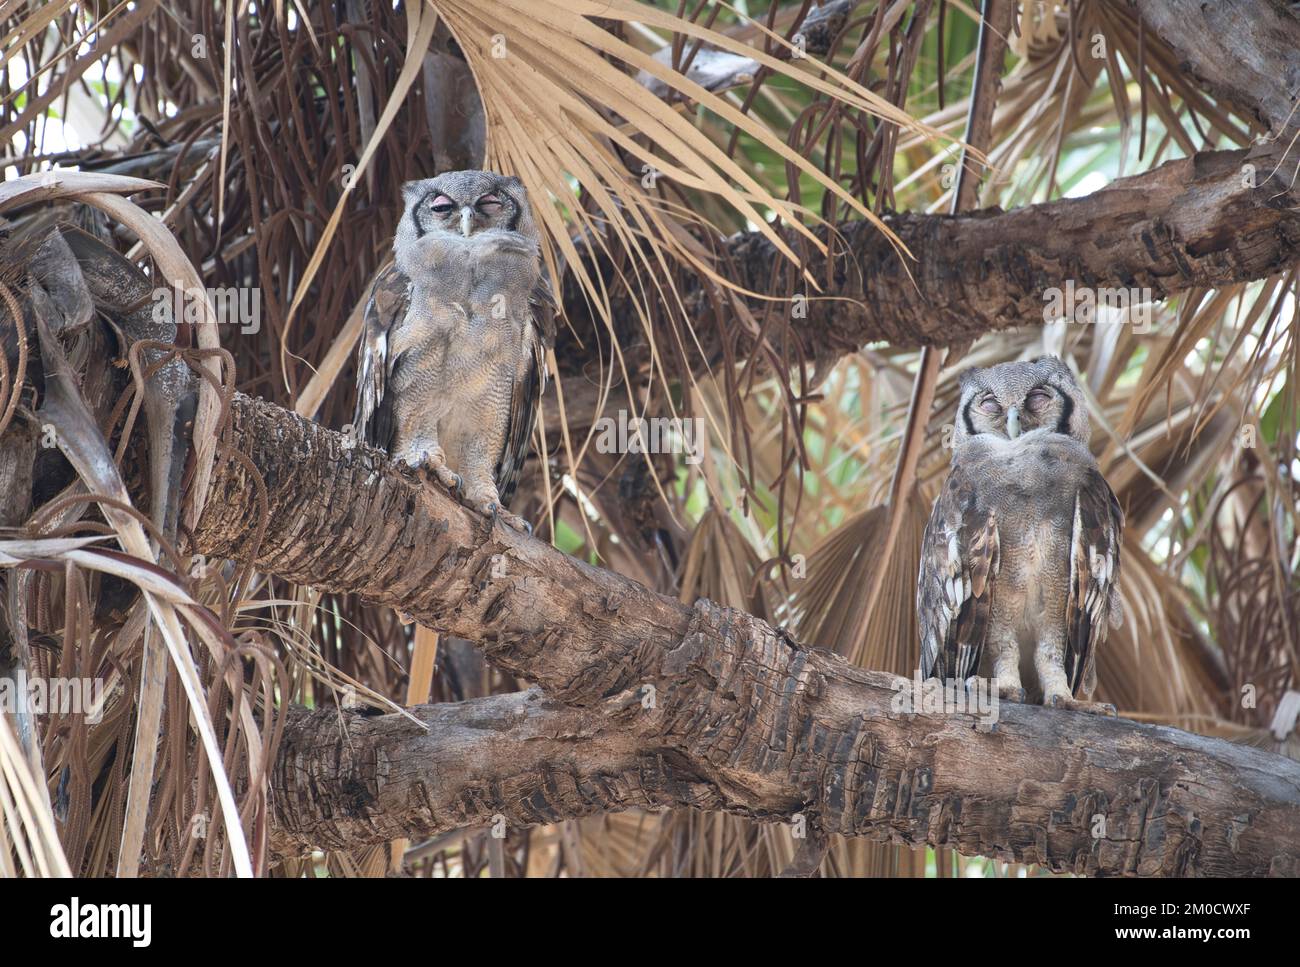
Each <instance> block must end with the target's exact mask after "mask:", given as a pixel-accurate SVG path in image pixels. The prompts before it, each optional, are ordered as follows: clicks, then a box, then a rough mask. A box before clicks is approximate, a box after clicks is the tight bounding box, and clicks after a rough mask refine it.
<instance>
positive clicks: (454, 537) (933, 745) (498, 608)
mask: <svg viewBox="0 0 1300 967" xmlns="http://www.w3.org/2000/svg"><path fill="white" fill-rule="evenodd" d="M347 442H348V441H347V440H346V439H345V438H344V437H342V436H341V435H340V434H337V433H334V432H332V431H330V430H327V429H325V428H323V427H320V426H318V425H316V424H312V423H308V422H306V421H304V420H301V419H300V418H298V417H296V416H294V415H293V414H291V413H289V412H287V411H285V410H282V409H280V408H279V407H276V406H273V405H271V404H267V403H263V402H260V401H254V400H249V399H247V398H245V397H242V396H241V397H237V398H236V400H235V404H234V409H233V413H232V426H231V436H230V445H231V446H232V447H233V448H234V449H237V450H239V451H240V452H242V453H244V454H246V455H247V456H248V458H249V460H250V461H251V463H252V465H253V466H255V467H256V468H257V469H258V471H259V473H260V475H261V476H262V478H263V480H264V482H265V486H266V496H267V501H268V510H269V513H268V515H267V517H266V520H265V523H266V525H267V529H266V532H265V535H264V537H263V539H262V540H261V542H260V546H259V547H256V548H255V547H253V546H251V544H252V539H253V530H252V528H251V527H250V524H251V523H252V522H254V521H256V520H257V518H258V516H259V513H258V510H257V505H258V499H257V492H258V487H257V484H256V482H255V481H254V480H253V479H250V477H249V475H248V472H247V471H246V470H245V468H244V466H243V465H242V463H238V462H235V461H227V462H225V463H224V464H223V465H222V466H221V468H220V470H219V472H218V474H217V476H216V480H215V483H214V491H213V494H212V498H211V499H210V500H209V502H208V509H207V511H206V512H205V513H204V516H203V518H202V519H201V520H200V522H199V526H198V528H197V530H196V532H195V540H196V543H197V548H196V549H197V550H199V551H201V552H203V553H205V554H210V555H214V556H219V557H227V558H233V559H237V560H242V559H249V558H251V559H252V560H254V561H255V563H256V565H257V566H258V567H259V568H260V569H262V570H265V571H268V572H270V573H274V574H277V575H280V576H282V577H285V578H287V579H290V580H292V581H296V582H299V583H303V584H310V585H313V586H315V587H318V588H321V589H324V590H331V591H350V592H355V593H357V594H359V595H361V596H362V597H363V598H365V599H366V600H369V601H372V602H375V603H377V604H384V605H389V606H394V607H400V608H402V609H404V610H406V611H408V612H410V613H412V614H413V615H415V616H416V617H417V618H418V619H420V620H421V621H423V622H425V623H427V624H429V625H430V626H432V627H435V628H437V629H439V630H441V631H445V632H448V633H451V634H456V635H459V636H462V637H467V638H471V639H474V640H476V641H478V642H480V643H481V647H482V648H483V650H484V653H485V654H486V655H487V656H488V658H489V659H490V660H491V661H493V662H494V663H495V664H497V665H498V666H499V667H501V668H503V669H505V670H507V671H509V672H511V673H513V674H516V675H520V676H522V677H525V678H527V679H529V680H530V681H533V682H535V683H536V684H538V685H540V686H541V687H542V688H543V689H544V691H545V694H546V699H545V700H543V699H542V698H540V697H539V696H506V697H501V696H498V697H495V698H492V699H483V700H477V701H474V702H468V703H463V704H460V705H455V706H437V707H431V708H422V709H420V710H419V712H418V714H419V715H420V716H421V717H422V718H425V719H426V720H429V721H430V722H431V723H434V724H436V725H437V727H436V728H433V729H432V730H431V731H430V732H428V733H425V732H424V731H422V730H420V729H418V728H416V727H414V726H413V725H412V724H411V723H410V722H409V721H408V720H406V719H404V718H401V717H399V716H381V717H373V718H365V717H360V716H350V717H349V719H348V724H349V728H348V735H347V738H346V739H345V738H343V737H342V736H341V735H340V733H339V730H338V722H337V720H336V718H334V717H333V716H334V715H335V714H337V713H328V712H321V713H310V714H309V713H297V714H296V715H295V717H294V719H293V721H292V722H291V724H290V725H289V727H288V728H287V729H286V733H285V738H284V741H283V743H282V746H281V751H280V757H279V760H278V765H277V769H276V777H275V783H274V785H275V802H276V820H277V823H278V832H277V848H278V849H280V850H281V851H293V850H297V849H302V848H305V847H306V846H309V845H329V844H333V845H342V844H344V843H348V844H351V845H355V844H356V843H358V842H361V841H366V842H380V841H384V840H388V839H392V838H394V837H396V836H399V835H401V836H421V835H425V834H427V833H432V832H437V831H441V830H445V829H449V828H454V827H457V826H463V825H466V824H470V825H474V824H481V823H485V822H487V821H488V820H489V819H490V817H492V816H493V815H495V814H497V813H500V814H501V815H503V816H505V817H506V818H507V821H513V822H519V823H528V822H538V821H552V820H555V819H560V818H566V817H570V816H581V815H586V814H588V813H590V812H593V811H596V810H609V809H619V808H626V807H627V806H631V805H639V806H662V805H669V804H675V805H692V806H696V807H698V808H705V809H725V810H728V811H734V812H739V813H743V814H745V815H749V816H752V817H755V818H758V819H766V820H770V821H777V820H788V819H789V818H790V817H791V816H793V815H794V814H796V813H800V814H803V815H804V816H805V817H807V819H808V821H809V822H810V823H811V824H813V825H814V828H816V829H818V830H822V831H826V832H838V833H843V834H845V835H850V836H869V837H872V838H877V839H888V840H892V841H895V842H904V843H912V844H920V843H928V844H930V845H933V846H950V847H953V848H955V849H957V850H959V851H961V852H963V853H972V854H982V855H996V856H1004V857H1007V858H1010V859H1015V860H1018V861H1021V862H1038V863H1042V864H1043V865H1045V866H1047V867H1049V868H1051V869H1056V870H1075V871H1079V872H1085V873H1093V874H1131V875H1140V876H1160V875H1166V876H1168V875H1188V874H1219V875H1238V876H1242V875H1294V874H1296V873H1297V872H1300V763H1295V762H1291V761H1290V760H1287V759H1284V758H1282V757H1280V756H1275V755H1270V754H1268V753H1264V752H1260V751H1258V750H1254V749H1248V748H1243V747H1239V746H1234V745H1231V744H1229V743H1226V742H1222V741H1219V740H1215V739H1208V738H1204V737H1201V736H1195V735H1191V734H1189V733H1184V732H1180V731H1178V730H1175V729H1167V728H1160V727H1155V726H1147V725H1138V724H1136V723H1132V722H1128V721H1123V720H1113V719H1104V718H1097V717H1093V716H1087V715H1082V714H1078V713H1070V712H1064V711H1054V710H1047V709H1040V708H1032V707H1017V706H1008V705H1003V706H1002V708H1001V714H1000V719H999V723H998V727H997V730H996V731H995V732H992V733H984V732H980V731H977V730H976V728H975V717H974V716H971V715H966V714H942V713H933V714H901V713H896V712H894V711H892V703H893V701H894V698H895V695H896V694H897V693H896V686H897V685H898V683H899V682H900V679H898V678H897V677H896V676H893V675H889V674H886V673H882V672H872V671H867V670H864V669H860V668H855V667H853V666H850V665H848V664H847V663H845V662H844V661H843V660H842V659H840V658H838V657H836V656H834V655H831V654H829V653H827V652H822V651H818V650H810V649H807V648H805V647H803V646H801V645H800V644H798V643H797V642H795V641H794V640H792V639H791V638H790V637H789V635H787V634H786V633H785V632H784V631H782V630H780V629H773V628H772V627H770V626H769V625H767V624H766V623H765V622H762V621H760V620H759V619H757V618H754V617H752V616H750V615H747V614H744V613H743V612H739V611H734V610H730V609H725V608H721V607H718V606H717V605H714V604H713V603H711V602H708V601H701V602H697V603H696V605H695V606H693V607H691V606H687V605H685V604H682V603H681V602H678V601H676V600H674V599H672V598H668V597H665V596H664V595H660V594H656V593H655V592H653V591H650V590H648V589H646V588H644V587H642V586H640V585H638V584H636V583H635V582H633V581H630V580H628V579H626V578H623V577H621V576H619V575H616V574H613V573H611V572H608V571H604V570H601V569H600V568H596V567H592V566H590V565H587V564H584V563H583V562H581V561H578V560H575V559H573V558H571V557H568V556H566V555H564V554H562V553H560V552H559V551H556V550H555V549H554V548H552V547H550V546H549V545H546V544H543V543H541V542H540V541H537V540H534V539H532V538H529V537H525V536H523V535H520V534H517V533H515V532H513V531H509V530H508V529H507V528H504V527H501V526H496V527H489V526H488V522H487V521H486V520H484V519H483V518H481V517H478V516H477V515H475V514H473V513H471V512H469V511H467V510H465V509H464V508H462V507H460V506H459V505H458V504H456V503H455V502H454V501H453V500H452V499H451V498H450V497H448V496H446V495H445V494H443V493H441V492H435V491H432V490H429V489H426V488H424V487H423V486H421V485H420V484H419V483H417V482H416V481H415V480H414V479H413V478H412V477H411V476H410V475H408V474H407V473H406V472H404V471H403V470H401V469H399V468H398V467H396V466H395V465H393V464H391V463H389V462H388V461H387V460H386V459H385V458H384V456H383V454H381V453H380V452H378V451H376V450H372V449H370V448H367V447H362V446H353V447H349V446H348V445H347ZM648 696H652V697H653V701H652V702H651V701H647V697H648ZM548 703H554V704H548ZM647 705H651V706H653V707H649V708H648V707H646V706H647ZM520 708H523V709H524V712H523V714H519V713H518V709H520ZM507 712H509V713H511V714H504V713H507ZM1098 816H1102V817H1104V826H1099V824H1098V822H1097V819H1096V817H1098ZM1098 833H1100V835H1098Z"/></svg>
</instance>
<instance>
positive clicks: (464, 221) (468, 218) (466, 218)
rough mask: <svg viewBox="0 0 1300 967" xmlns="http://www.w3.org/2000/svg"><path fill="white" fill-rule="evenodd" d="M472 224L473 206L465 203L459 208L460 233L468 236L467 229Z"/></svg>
mask: <svg viewBox="0 0 1300 967" xmlns="http://www.w3.org/2000/svg"><path fill="white" fill-rule="evenodd" d="M473 226H474V207H473V206H472V205H466V206H465V207H464V208H462V209H461V210H460V233H461V234H462V235H464V236H465V237H466V238H469V230H470V229H471V228H472V227H473Z"/></svg>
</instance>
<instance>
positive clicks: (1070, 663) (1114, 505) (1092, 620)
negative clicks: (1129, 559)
mask: <svg viewBox="0 0 1300 967" xmlns="http://www.w3.org/2000/svg"><path fill="white" fill-rule="evenodd" d="M1123 528H1124V512H1123V511H1122V510H1121V509H1120V506H1119V501H1118V500H1116V499H1115V494H1114V492H1113V491H1112V490H1111V489H1110V484H1108V483H1106V478H1104V477H1103V476H1102V475H1101V471H1099V470H1097V469H1096V468H1092V469H1090V470H1089V471H1088V473H1087V475H1086V476H1085V478H1084V483H1083V486H1081V487H1080V488H1079V491H1078V493H1077V494H1075V497H1074V528H1073V531H1072V533H1071V537H1070V588H1069V599H1068V601H1067V602H1066V608H1065V675H1066V679H1067V681H1069V683H1070V690H1071V692H1072V693H1073V694H1074V696H1075V697H1076V698H1077V697H1079V695H1080V692H1081V691H1086V692H1087V693H1088V694H1091V693H1092V690H1093V688H1094V687H1095V686H1096V681H1097V669H1096V662H1097V646H1098V645H1100V644H1101V642H1102V641H1104V640H1105V638H1106V631H1107V626H1108V625H1109V624H1115V625H1118V623H1119V621H1120V620H1121V619H1122V612H1121V610H1120V601H1119V547H1120V539H1121V535H1122V532H1123ZM1081 686H1082V688H1081Z"/></svg>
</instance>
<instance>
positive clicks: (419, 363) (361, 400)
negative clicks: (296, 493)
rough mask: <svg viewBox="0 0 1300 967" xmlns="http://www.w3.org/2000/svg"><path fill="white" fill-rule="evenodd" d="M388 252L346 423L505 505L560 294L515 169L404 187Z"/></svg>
mask: <svg viewBox="0 0 1300 967" xmlns="http://www.w3.org/2000/svg"><path fill="white" fill-rule="evenodd" d="M402 196H403V198H404V199H405V201H406V211H405V212H404V213H403V215H402V221H401V223H400V225H399V226H398V229H397V235H396V237H395V238H394V240H393V254H394V262H393V264H392V265H390V266H389V267H387V268H386V269H385V270H384V271H383V272H381V273H380V275H379V277H378V278H377V279H376V280H375V284H374V286H373V288H372V289H371V295H370V301H369V303H368V305H367V306H366V319H365V332H364V334H363V336H362V341H361V348H360V358H359V362H358V372H357V380H358V391H357V409H356V417H355V419H354V426H355V427H356V428H357V431H358V433H360V434H361V436H362V438H363V439H365V440H366V441H367V442H369V443H372V444H374V445H376V446H381V447H384V448H385V449H387V450H388V451H389V453H391V454H392V455H393V457H394V458H396V459H400V460H405V461H406V463H408V464H409V465H411V466H413V467H421V468H424V469H425V470H426V471H427V472H429V473H431V474H433V475H434V476H436V477H437V478H438V480H440V481H441V482H442V483H443V484H444V485H445V486H447V487H451V488H454V489H457V490H459V491H463V496H464V499H465V500H466V502H467V503H468V504H470V506H472V507H475V508H477V509H478V510H480V511H481V512H483V513H486V514H492V515H496V516H500V517H501V519H503V520H504V521H505V522H507V523H509V524H511V525H512V526H515V527H520V528H524V527H527V524H525V522H524V521H523V520H521V519H520V518H518V517H516V516H515V515H513V514H510V513H508V512H506V511H505V507H506V505H507V503H508V502H509V500H510V498H511V496H512V495H513V493H514V489H515V485H516V483H517V481H518V477H519V471H520V469H521V468H522V466H523V463H524V460H525V459H526V457H527V455H528V444H529V439H530V436H531V434H532V430H533V424H534V422H535V420H536V414H537V402H538V400H539V399H540V397H541V395H542V391H543V390H544V389H545V386H546V350H547V348H548V347H549V346H551V345H552V344H553V343H554V339H555V302H554V298H553V297H552V295H551V291H550V286H549V284H548V282H547V279H546V276H545V274H544V273H543V272H542V268H541V261H540V250H539V245H540V239H539V236H538V232H537V227H536V225H535V224H534V222H533V217H532V211H531V209H530V208H529V205H528V196H527V193H526V192H525V191H524V186H523V183H522V182H521V181H519V179H518V178H512V177H505V176H502V175H498V174H494V173H492V172H490V171H452V172H447V173H446V174H442V175H439V176H438V177H436V178H428V179H425V180H423V181H412V182H408V183H407V184H405V185H404V186H403V187H402Z"/></svg>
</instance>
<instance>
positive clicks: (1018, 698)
mask: <svg viewBox="0 0 1300 967" xmlns="http://www.w3.org/2000/svg"><path fill="white" fill-rule="evenodd" d="M998 698H999V699H1000V700H1001V701H1003V702H1015V703H1016V704H1017V705H1024V704H1025V690H1024V689H1023V688H1021V687H1020V686H1019V685H999V686H998Z"/></svg>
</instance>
